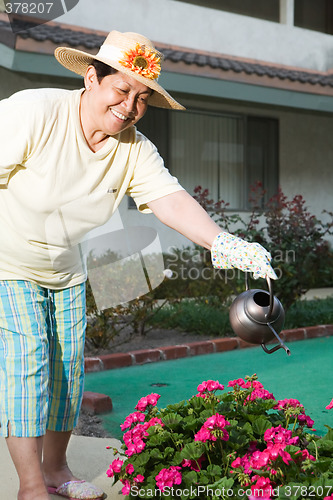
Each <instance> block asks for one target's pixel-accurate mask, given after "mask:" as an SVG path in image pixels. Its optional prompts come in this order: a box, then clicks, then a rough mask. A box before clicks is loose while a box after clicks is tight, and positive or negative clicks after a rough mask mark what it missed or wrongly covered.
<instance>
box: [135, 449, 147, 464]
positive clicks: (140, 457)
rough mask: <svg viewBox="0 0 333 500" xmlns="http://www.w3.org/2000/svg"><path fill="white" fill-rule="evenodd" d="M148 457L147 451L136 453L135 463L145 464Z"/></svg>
mask: <svg viewBox="0 0 333 500" xmlns="http://www.w3.org/2000/svg"><path fill="white" fill-rule="evenodd" d="M149 457H150V453H148V452H147V451H144V452H142V453H140V454H139V455H136V457H135V463H136V465H137V466H138V467H139V466H140V465H145V464H146V463H147V462H148V460H149ZM133 462H134V460H133Z"/></svg>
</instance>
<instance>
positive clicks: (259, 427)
mask: <svg viewBox="0 0 333 500" xmlns="http://www.w3.org/2000/svg"><path fill="white" fill-rule="evenodd" d="M270 427H272V424H271V422H270V421H269V420H268V419H267V418H265V417H258V418H256V419H255V421H254V422H253V423H252V429H253V431H254V432H255V433H256V434H258V435H259V436H261V435H262V434H264V432H265V431H267V429H269V428H270Z"/></svg>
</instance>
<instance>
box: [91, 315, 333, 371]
mask: <svg viewBox="0 0 333 500" xmlns="http://www.w3.org/2000/svg"><path fill="white" fill-rule="evenodd" d="M330 335H333V325H318V326H309V327H306V328H295V329H294V330H282V332H281V333H280V337H281V339H282V340H283V341H285V342H288V341H289V342H291V341H295V340H305V339H312V338H316V337H328V336H330ZM248 347H255V345H254V344H249V343H247V342H245V341H244V340H241V339H240V338H238V337H224V338H217V339H213V340H203V341H198V342H189V343H184V344H179V345H174V346H164V347H159V348H157V349H142V350H139V351H130V352H127V353H115V354H106V355H102V356H97V357H91V358H90V357H87V358H85V372H86V373H89V372H99V371H103V370H112V369H116V368H123V367H125V366H134V365H143V364H145V363H154V362H156V361H167V360H170V359H179V358H186V357H190V356H198V355H200V354H210V353H214V352H225V351H232V350H234V349H244V348H248Z"/></svg>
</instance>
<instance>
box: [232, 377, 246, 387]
mask: <svg viewBox="0 0 333 500" xmlns="http://www.w3.org/2000/svg"><path fill="white" fill-rule="evenodd" d="M245 384H246V382H245V381H244V380H243V379H242V378H236V380H230V382H229V384H228V387H235V385H238V386H239V387H245Z"/></svg>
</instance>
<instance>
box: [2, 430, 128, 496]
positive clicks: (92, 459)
mask: <svg viewBox="0 0 333 500" xmlns="http://www.w3.org/2000/svg"><path fill="white" fill-rule="evenodd" d="M120 444H121V443H120V441H118V440H116V439H111V438H93V437H83V436H72V439H71V441H70V445H69V450H68V463H69V465H70V467H71V469H72V471H73V473H74V474H75V475H76V476H78V477H80V478H82V479H86V480H87V481H90V482H92V483H94V484H96V486H99V487H100V488H102V490H104V491H105V493H106V494H107V499H108V500H116V499H117V500H120V499H121V498H124V497H123V496H122V495H121V494H120V495H119V491H120V487H121V484H120V487H118V485H117V486H115V487H112V483H113V479H111V478H108V477H107V475H106V470H107V468H108V465H109V464H110V463H111V462H112V460H113V459H114V456H113V452H112V449H113V448H119V447H120ZM107 446H111V448H112V449H110V450H107V449H106V447H107ZM0 484H1V492H0V499H1V500H16V498H17V491H18V479H17V475H16V471H15V468H14V466H13V464H12V461H11V459H10V456H9V453H8V450H7V445H6V442H5V439H3V438H2V439H1V438H0ZM51 498H52V499H54V500H56V499H58V500H59V499H60V498H64V497H59V496H57V495H51Z"/></svg>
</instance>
